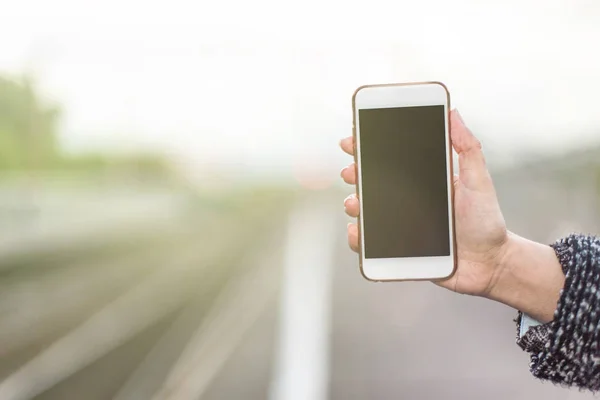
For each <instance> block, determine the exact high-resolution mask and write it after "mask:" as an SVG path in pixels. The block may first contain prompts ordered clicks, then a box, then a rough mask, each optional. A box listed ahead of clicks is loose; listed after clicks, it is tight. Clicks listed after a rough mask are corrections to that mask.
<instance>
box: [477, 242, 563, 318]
mask: <svg viewBox="0 0 600 400" xmlns="http://www.w3.org/2000/svg"><path fill="white" fill-rule="evenodd" d="M494 271H495V272H494V277H493V281H492V282H493V283H492V284H491V286H490V290H489V291H488V294H487V296H486V297H488V298H490V299H492V300H495V301H498V302H501V303H504V304H506V305H508V306H510V307H513V308H516V309H518V310H520V311H523V312H525V313H527V314H529V315H531V316H532V317H534V318H536V319H538V320H539V321H542V322H547V321H550V320H552V318H553V315H554V310H555V309H556V304H557V302H558V299H559V296H560V291H561V289H562V288H563V285H564V275H563V273H562V268H561V266H560V263H559V261H558V258H557V257H556V254H555V252H554V250H553V249H552V248H551V247H550V246H547V245H543V244H540V243H536V242H532V241H530V240H527V239H524V238H522V237H520V236H518V235H515V234H513V233H509V234H508V240H507V241H506V243H505V245H504V248H503V249H502V251H501V252H500V253H499V257H498V258H497V260H496V265H495V266H494Z"/></svg>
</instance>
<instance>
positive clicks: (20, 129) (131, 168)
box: [0, 76, 169, 178]
mask: <svg viewBox="0 0 600 400" xmlns="http://www.w3.org/2000/svg"><path fill="white" fill-rule="evenodd" d="M59 118H60V108H59V107H58V106H57V105H56V104H48V103H47V102H44V101H43V100H42V99H41V97H40V96H39V94H38V93H37V91H36V90H35V86H34V84H33V82H32V80H31V79H29V78H21V79H10V78H7V77H2V76H0V172H2V171H9V172H19V171H32V170H43V171H47V172H52V171H60V172H81V171H84V172H96V173H108V174H110V173H112V172H119V173H121V174H123V173H125V174H132V175H136V176H142V177H145V176H148V177H153V178H156V177H161V178H162V177H166V176H167V175H168V174H169V168H168V166H167V163H166V161H165V160H164V159H163V158H161V157H159V156H157V155H154V154H136V155H128V156H107V155H104V154H85V155H75V156H74V155H66V154H64V153H62V152H61V150H60V146H59V142H58V139H57V127H58V121H59Z"/></svg>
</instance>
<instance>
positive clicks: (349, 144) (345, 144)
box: [340, 136, 354, 156]
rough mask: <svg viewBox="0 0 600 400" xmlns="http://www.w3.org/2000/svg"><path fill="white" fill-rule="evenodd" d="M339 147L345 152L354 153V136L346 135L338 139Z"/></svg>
mask: <svg viewBox="0 0 600 400" xmlns="http://www.w3.org/2000/svg"><path fill="white" fill-rule="evenodd" d="M340 147H341V148H342V150H344V152H345V153H348V154H350V155H351V156H353V155H354V138H353V137H352V136H348V137H347V138H344V139H342V140H341V141H340Z"/></svg>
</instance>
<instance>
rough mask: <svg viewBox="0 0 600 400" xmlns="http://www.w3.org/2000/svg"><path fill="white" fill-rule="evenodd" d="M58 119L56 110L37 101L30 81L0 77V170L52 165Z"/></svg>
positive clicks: (54, 160)
mask: <svg viewBox="0 0 600 400" xmlns="http://www.w3.org/2000/svg"><path fill="white" fill-rule="evenodd" d="M58 116H59V110H58V108H57V107H55V106H52V105H46V104H43V102H41V101H40V98H39V96H38V95H37V94H36V92H35V90H34V88H33V84H32V82H31V80H29V79H23V80H22V81H20V82H19V81H15V80H11V79H7V78H3V77H0V170H22V169H32V168H44V167H47V166H50V165H52V164H54V163H55V162H56V161H57V159H58V149H57V141H56V125H57V121H58Z"/></svg>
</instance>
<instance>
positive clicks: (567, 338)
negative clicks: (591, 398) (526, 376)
mask: <svg viewBox="0 0 600 400" xmlns="http://www.w3.org/2000/svg"><path fill="white" fill-rule="evenodd" d="M552 247H553V248H554V251H555V252H556V255H557V257H558V259H559V261H560V264H561V266H562V270H563V272H564V274H565V285H564V287H563V289H562V291H561V293H560V299H559V301H558V304H557V307H556V311H555V312H554V319H553V320H552V321H551V322H548V323H547V324H539V325H536V326H532V327H529V329H527V330H526V331H525V332H524V329H522V326H521V324H524V323H526V322H525V320H526V319H527V317H526V316H524V315H523V314H522V313H521V312H519V315H518V316H517V320H516V322H517V332H518V333H517V344H518V345H519V346H520V347H521V348H522V349H523V350H525V351H527V352H529V353H530V354H531V363H530V370H531V373H532V374H533V375H534V376H535V377H537V378H540V379H544V380H549V381H551V382H554V383H557V384H560V385H564V386H578V387H580V388H583V389H589V390H591V391H598V390H600V237H594V236H583V235H571V236H568V237H566V238H564V239H561V240H559V241H558V242H556V243H554V244H553V245H552Z"/></svg>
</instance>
